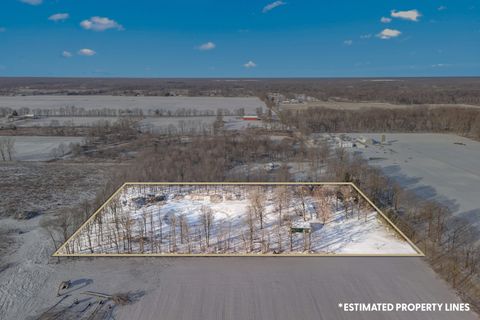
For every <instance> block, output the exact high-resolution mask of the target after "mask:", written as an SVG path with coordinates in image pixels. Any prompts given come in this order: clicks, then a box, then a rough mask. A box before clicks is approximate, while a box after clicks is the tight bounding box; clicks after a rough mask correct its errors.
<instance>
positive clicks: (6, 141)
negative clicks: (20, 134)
mask: <svg viewBox="0 0 480 320" xmlns="http://www.w3.org/2000/svg"><path fill="white" fill-rule="evenodd" d="M14 155H15V138H13V137H0V157H1V159H2V160H3V161H12V160H13V156H14Z"/></svg>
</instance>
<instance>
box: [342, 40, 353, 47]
mask: <svg viewBox="0 0 480 320" xmlns="http://www.w3.org/2000/svg"><path fill="white" fill-rule="evenodd" d="M343 44H344V45H346V46H351V45H352V44H353V40H350V39H348V40H345V41H343Z"/></svg>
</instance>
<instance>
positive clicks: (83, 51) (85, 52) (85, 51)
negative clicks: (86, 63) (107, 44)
mask: <svg viewBox="0 0 480 320" xmlns="http://www.w3.org/2000/svg"><path fill="white" fill-rule="evenodd" d="M78 54H79V55H81V56H87V57H91V56H94V55H95V54H97V53H96V52H95V51H93V50H92V49H87V48H85V49H80V50H78Z"/></svg>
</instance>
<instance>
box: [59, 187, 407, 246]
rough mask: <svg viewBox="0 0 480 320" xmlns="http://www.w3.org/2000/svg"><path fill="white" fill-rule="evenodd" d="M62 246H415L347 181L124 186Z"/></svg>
mask: <svg viewBox="0 0 480 320" xmlns="http://www.w3.org/2000/svg"><path fill="white" fill-rule="evenodd" d="M339 192H340V193H341V194H342V196H341V197H339V198H344V200H343V201H342V200H337V195H338V193H339ZM304 227H306V228H307V229H308V230H309V231H310V232H308V231H304V230H299V229H295V228H304ZM292 228H293V229H292ZM292 230H293V232H292ZM295 231H296V232H295ZM207 238H208V239H207ZM60 253H61V254H69V253H75V254H79V253H80V254H88V253H95V254H101V253H127V254H128V253H155V254H161V253H183V254H187V253H190V254H203V253H210V254H212V253H213V254H215V253H222V254H223V253H227V254H229V253H234V254H245V253H252V254H261V253H286V254H289V253H305V254H308V253H326V254H416V251H415V250H414V249H413V248H412V247H411V246H410V244H409V243H408V242H407V241H405V240H404V239H403V238H402V237H401V236H400V235H399V234H397V232H396V231H395V230H394V229H393V228H392V227H391V226H390V225H389V224H388V223H387V222H386V221H384V220H383V219H382V218H381V217H380V215H379V214H378V213H377V212H376V211H375V209H374V208H373V207H371V206H370V205H369V204H368V203H367V202H366V201H365V200H364V199H363V198H362V197H361V196H360V195H359V194H358V193H356V192H355V190H354V189H353V188H352V187H351V186H317V187H312V188H309V187H308V186H288V187H284V186H282V187H279V186H261V187H260V186H246V185H235V186H232V185H230V186H225V185H222V186H208V185H200V186H162V185H147V186H144V185H129V186H127V187H125V188H124V189H123V190H122V191H121V192H120V193H119V194H118V196H117V197H115V198H114V199H112V201H110V202H109V203H108V204H107V206H106V207H105V208H104V209H103V210H102V211H100V212H99V213H98V214H97V215H96V217H95V219H93V220H92V221H91V222H89V223H88V224H86V225H85V226H83V228H82V229H81V230H80V232H79V233H78V234H76V235H75V236H74V237H73V239H71V240H70V241H69V242H68V243H67V245H66V246H64V247H62V248H61V249H60Z"/></svg>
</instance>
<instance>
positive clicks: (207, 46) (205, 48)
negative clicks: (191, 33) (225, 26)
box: [197, 41, 216, 51]
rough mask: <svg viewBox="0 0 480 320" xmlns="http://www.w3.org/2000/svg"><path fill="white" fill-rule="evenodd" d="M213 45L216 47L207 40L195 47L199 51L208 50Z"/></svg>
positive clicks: (213, 46) (212, 47) (211, 48)
mask: <svg viewBox="0 0 480 320" xmlns="http://www.w3.org/2000/svg"><path fill="white" fill-rule="evenodd" d="M215 47H216V45H215V43H213V42H211V41H209V42H206V43H203V44H201V45H199V46H198V47H197V49H198V50H201V51H208V50H213V49H215Z"/></svg>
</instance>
